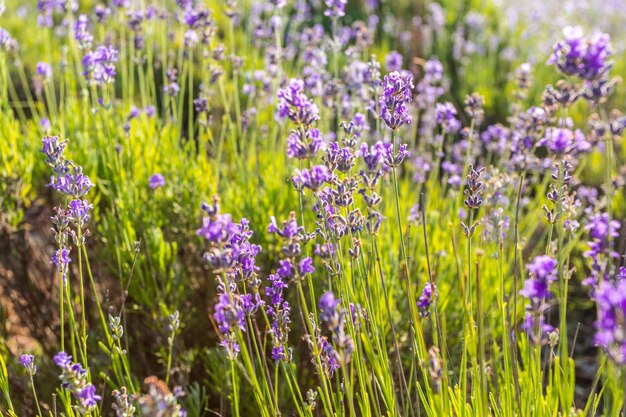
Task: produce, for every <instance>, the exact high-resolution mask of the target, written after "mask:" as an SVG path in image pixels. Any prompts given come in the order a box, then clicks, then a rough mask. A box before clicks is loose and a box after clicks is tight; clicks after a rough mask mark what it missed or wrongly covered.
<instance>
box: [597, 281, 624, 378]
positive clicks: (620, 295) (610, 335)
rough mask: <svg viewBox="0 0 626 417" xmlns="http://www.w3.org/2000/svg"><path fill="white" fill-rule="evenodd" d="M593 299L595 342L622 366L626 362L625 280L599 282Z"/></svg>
mask: <svg viewBox="0 0 626 417" xmlns="http://www.w3.org/2000/svg"><path fill="white" fill-rule="evenodd" d="M595 299H596V304H597V307H598V320H597V321H596V323H595V326H596V335H595V338H594V340H595V343H596V344H597V345H598V346H602V348H603V349H604V350H605V352H606V353H607V355H609V357H610V358H611V359H612V360H613V361H615V363H617V364H618V365H620V366H623V365H625V364H626V338H625V337H624V335H625V334H626V328H625V321H624V318H625V317H626V280H623V279H622V280H619V281H615V282H611V281H603V282H601V283H600V284H599V286H598V289H597V291H596V293H595Z"/></svg>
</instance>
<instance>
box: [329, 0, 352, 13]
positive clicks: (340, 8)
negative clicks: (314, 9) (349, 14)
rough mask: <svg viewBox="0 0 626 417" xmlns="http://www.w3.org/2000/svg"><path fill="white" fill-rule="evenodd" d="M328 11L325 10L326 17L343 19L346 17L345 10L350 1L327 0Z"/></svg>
mask: <svg viewBox="0 0 626 417" xmlns="http://www.w3.org/2000/svg"><path fill="white" fill-rule="evenodd" d="M325 2H326V10H324V16H329V17H343V16H345V15H346V12H345V9H346V4H348V0H325Z"/></svg>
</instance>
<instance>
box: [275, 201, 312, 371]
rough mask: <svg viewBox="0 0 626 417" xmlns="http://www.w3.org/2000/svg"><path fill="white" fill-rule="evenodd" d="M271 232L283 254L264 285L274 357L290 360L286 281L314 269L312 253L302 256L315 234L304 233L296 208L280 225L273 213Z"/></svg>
mask: <svg viewBox="0 0 626 417" xmlns="http://www.w3.org/2000/svg"><path fill="white" fill-rule="evenodd" d="M267 231H268V232H269V233H272V234H275V235H277V236H278V237H279V238H280V239H281V241H282V244H281V254H282V255H283V256H284V258H283V259H281V260H280V261H279V264H280V267H279V268H277V269H276V273H275V274H270V276H269V277H268V281H269V285H268V286H267V287H265V294H266V295H267V297H269V302H266V303H265V312H266V313H267V315H268V317H269V318H270V319H271V327H270V329H269V331H268V332H269V334H270V335H271V337H272V341H273V345H272V359H274V360H275V361H281V360H283V361H289V360H291V348H290V347H288V335H289V331H290V329H289V324H290V323H291V319H290V318H289V314H290V312H291V307H290V305H289V303H288V302H287V301H286V300H285V299H284V296H283V291H284V290H285V289H286V288H287V282H289V281H296V280H302V279H304V278H305V277H306V276H307V275H308V274H312V273H313V272H315V268H314V266H313V260H312V259H311V258H310V257H306V256H305V257H301V254H302V246H301V245H302V243H303V242H304V243H306V242H307V241H309V240H310V239H311V238H312V236H309V235H307V234H306V233H305V231H304V227H302V226H299V225H298V222H297V221H296V214H295V212H291V213H290V215H289V219H288V220H285V221H283V222H282V224H281V226H279V225H278V224H277V222H276V218H274V217H271V220H270V224H269V226H268V228H267Z"/></svg>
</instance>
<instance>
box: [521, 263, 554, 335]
mask: <svg viewBox="0 0 626 417" xmlns="http://www.w3.org/2000/svg"><path fill="white" fill-rule="evenodd" d="M556 267H557V261H556V260H555V259H552V258H551V257H549V256H546V255H541V256H536V257H535V258H534V259H533V261H532V262H531V263H530V264H529V265H528V271H529V272H530V276H529V278H528V279H527V280H526V281H525V282H524V288H522V290H521V291H520V294H521V295H522V296H523V297H526V298H528V299H529V302H530V304H529V305H528V306H526V318H525V320H524V325H523V326H522V327H523V329H524V330H526V332H527V333H528V335H529V337H530V338H531V340H532V341H533V342H534V343H542V342H543V341H544V340H545V336H546V335H547V333H548V332H550V331H552V326H549V325H547V324H546V323H545V318H544V312H545V311H546V310H547V309H548V304H547V303H546V301H547V300H549V299H550V298H552V292H551V291H550V284H551V283H552V282H554V281H556V279H557V276H556V272H557V271H556Z"/></svg>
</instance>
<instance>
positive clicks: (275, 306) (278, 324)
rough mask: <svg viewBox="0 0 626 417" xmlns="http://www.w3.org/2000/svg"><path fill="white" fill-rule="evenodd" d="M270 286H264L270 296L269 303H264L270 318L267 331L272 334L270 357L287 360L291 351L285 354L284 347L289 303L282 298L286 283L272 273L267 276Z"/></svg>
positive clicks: (289, 309) (288, 319)
mask: <svg viewBox="0 0 626 417" xmlns="http://www.w3.org/2000/svg"><path fill="white" fill-rule="evenodd" d="M267 279H268V281H269V282H270V286H268V287H265V294H266V295H267V296H268V297H269V298H270V303H267V304H266V307H265V311H266V313H267V315H268V317H269V318H270V319H271V326H270V329H269V331H268V332H269V333H270V335H271V336H272V340H273V347H272V359H273V360H274V361H277V362H278V361H281V360H283V361H289V360H290V357H291V353H289V355H288V354H287V351H286V350H285V347H286V346H287V343H288V337H289V336H288V335H289V331H290V329H289V324H290V323H291V319H290V318H289V313H290V311H291V308H290V306H289V303H288V302H287V301H286V300H285V299H284V298H283V291H284V290H285V289H286V288H287V284H285V282H284V281H283V279H282V278H281V276H280V275H278V274H272V275H270V276H269V277H268V278H267Z"/></svg>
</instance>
